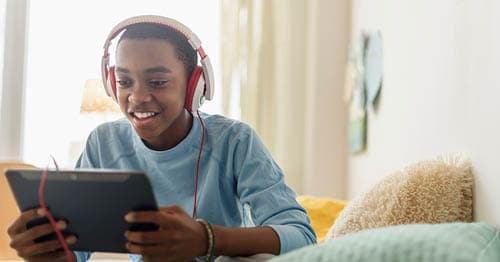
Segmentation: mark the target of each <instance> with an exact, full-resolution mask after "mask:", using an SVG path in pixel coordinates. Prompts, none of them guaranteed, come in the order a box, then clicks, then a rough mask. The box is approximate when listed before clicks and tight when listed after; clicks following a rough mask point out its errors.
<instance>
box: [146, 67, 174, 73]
mask: <svg viewBox="0 0 500 262" xmlns="http://www.w3.org/2000/svg"><path fill="white" fill-rule="evenodd" d="M171 72H172V70H170V69H168V68H166V67H164V66H157V67H151V68H148V69H146V70H144V73H148V74H151V73H171Z"/></svg>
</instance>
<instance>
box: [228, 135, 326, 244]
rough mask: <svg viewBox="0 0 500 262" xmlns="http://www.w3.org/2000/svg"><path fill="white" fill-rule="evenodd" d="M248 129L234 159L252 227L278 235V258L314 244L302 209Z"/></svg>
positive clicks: (307, 218) (243, 200)
mask: <svg viewBox="0 0 500 262" xmlns="http://www.w3.org/2000/svg"><path fill="white" fill-rule="evenodd" d="M248 129H249V131H248V132H247V133H246V134H245V135H240V136H239V137H238V141H236V144H235V149H234V156H233V165H234V170H235V172H236V180H237V193H238V195H239V198H240V201H241V202H242V204H243V205H244V206H249V208H250V211H251V212H250V213H251V219H252V220H253V222H254V223H255V225H259V226H264V225H265V226H270V227H271V228H273V229H274V231H275V232H276V233H277V234H278V236H279V239H280V253H281V254H283V253H286V252H288V251H291V250H293V249H296V248H300V247H303V246H306V245H311V244H315V243H316V235H315V233H314V230H313V229H312V227H311V225H310V220H309V217H308V216H307V213H306V211H305V209H304V208H303V207H302V206H300V204H299V203H298V202H297V201H296V199H295V198H296V195H295V193H294V192H293V190H292V189H291V188H290V187H288V186H287V185H286V184H285V182H284V175H283V172H282V170H281V169H280V167H279V166H278V165H277V164H276V162H275V161H274V160H273V159H272V157H271V155H270V153H269V151H268V150H267V149H266V148H265V146H264V144H263V143H262V142H261V140H260V139H259V137H258V136H257V134H256V133H255V131H253V130H252V129H251V128H250V127H249V128H248ZM240 134H241V133H240Z"/></svg>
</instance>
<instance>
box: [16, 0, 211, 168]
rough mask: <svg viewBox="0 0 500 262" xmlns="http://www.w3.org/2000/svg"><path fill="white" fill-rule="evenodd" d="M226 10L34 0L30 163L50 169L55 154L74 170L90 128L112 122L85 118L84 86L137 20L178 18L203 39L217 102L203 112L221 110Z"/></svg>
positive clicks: (27, 131) (190, 4)
mask: <svg viewBox="0 0 500 262" xmlns="http://www.w3.org/2000/svg"><path fill="white" fill-rule="evenodd" d="M219 10H220V4H219V0H211V1H204V0H184V1H178V0H175V1H173V0H164V1H152V0H142V1H123V0H121V1H117V0H115V1H101V0H86V1H63V0H60V1H55V0H52V1H31V2H30V14H29V18H30V19H29V21H30V23H29V44H28V68H27V85H26V86H27V87H26V109H25V124H24V143H23V145H24V148H23V160H24V161H25V162H27V163H31V164H34V165H37V166H41V167H43V166H46V165H47V164H48V159H49V158H48V157H49V155H50V154H52V155H53V156H54V157H55V158H56V160H57V161H58V163H59V165H60V166H63V167H73V166H74V164H75V160H76V158H77V157H78V154H79V153H80V152H81V150H82V148H83V142H84V141H85V139H86V137H87V136H88V134H89V133H90V131H91V130H92V129H93V128H94V127H96V126H97V125H98V124H99V123H100V122H103V121H106V120H109V119H106V117H104V118H94V119H84V117H83V116H82V114H80V103H81V99H82V94H83V87H84V84H85V82H86V80H89V79H100V59H101V57H100V56H101V54H102V45H103V43H104V40H105V38H106V36H107V34H108V32H109V31H110V30H111V28H112V27H113V26H114V25H115V24H117V23H118V22H119V21H121V20H123V19H125V18H128V17H130V16H135V15H142V14H155V15H162V16H167V17H172V18H175V19H177V20H179V21H181V22H183V23H184V24H185V25H187V26H188V27H189V28H191V30H192V31H193V32H195V33H196V34H197V35H198V36H199V37H200V39H201V40H202V43H203V47H204V49H205V51H206V52H207V54H208V55H209V56H210V57H211V60H212V63H213V66H214V71H215V75H216V77H215V78H216V88H215V89H216V92H215V97H214V100H213V101H209V102H207V103H206V104H204V105H203V107H202V110H203V111H206V112H209V113H219V111H220V102H218V101H219V100H220V99H219V97H220V95H219V93H220V92H217V86H219V85H218V84H217V83H218V82H219V81H218V79H219V71H220V70H219V68H220V66H219V58H218V57H219V42H220V41H219V38H220V33H219V31H220V29H219V28H220V26H219V23H220V22H219V20H220V18H219V17H220V11H219Z"/></svg>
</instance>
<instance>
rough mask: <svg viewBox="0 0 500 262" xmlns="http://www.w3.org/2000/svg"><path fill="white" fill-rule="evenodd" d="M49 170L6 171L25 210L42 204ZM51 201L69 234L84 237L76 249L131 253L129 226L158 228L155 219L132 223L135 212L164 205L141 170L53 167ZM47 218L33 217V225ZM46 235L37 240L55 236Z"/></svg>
mask: <svg viewBox="0 0 500 262" xmlns="http://www.w3.org/2000/svg"><path fill="white" fill-rule="evenodd" d="M42 173H43V170H33V169H10V170H7V171H6V172H5V175H6V176H7V180H8V182H9V185H10V187H11V189H12V192H13V193H14V197H15V199H16V202H17V205H18V206H19V209H20V210H21V211H26V210H28V209H32V208H37V207H39V206H40V205H39V201H38V188H39V185H40V178H41V177H42ZM44 197H45V202H46V204H47V206H48V208H49V209H50V211H51V213H52V215H53V216H54V217H55V218H56V219H64V220H66V221H67V222H68V227H67V229H66V230H65V231H64V233H73V234H76V235H77V237H78V241H77V243H76V244H75V245H72V246H70V248H71V249H72V250H78V251H102V252H119V253H127V250H126V249H125V243H126V239H125V237H124V233H125V231H126V230H141V231H146V230H157V226H156V225H153V224H134V225H131V224H129V223H127V222H126V221H125V220H124V216H125V215H126V214H127V213H128V212H130V211H133V210H135V211H137V210H158V207H157V204H156V200H155V197H154V194H153V192H152V188H151V184H150V182H149V179H148V177H147V176H146V175H145V174H144V173H141V172H136V171H118V170H100V169H92V170H60V171H55V170H50V171H49V175H48V177H47V182H46V185H45V190H44ZM40 223H47V220H46V219H42V220H37V221H33V222H32V223H30V224H29V226H34V225H36V224H40ZM54 237H55V235H52V236H51V235H49V236H44V237H42V238H40V239H38V240H37V241H44V240H46V239H49V238H54Z"/></svg>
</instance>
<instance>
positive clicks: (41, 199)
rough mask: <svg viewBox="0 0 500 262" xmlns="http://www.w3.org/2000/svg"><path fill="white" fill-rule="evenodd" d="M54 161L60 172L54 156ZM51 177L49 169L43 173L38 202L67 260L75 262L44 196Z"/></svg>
mask: <svg viewBox="0 0 500 262" xmlns="http://www.w3.org/2000/svg"><path fill="white" fill-rule="evenodd" d="M51 157H52V160H53V161H54V164H55V166H56V170H57V171H59V166H58V165H57V163H56V160H55V159H54V157H53V156H51ZM48 175H49V167H48V166H47V168H46V169H45V170H44V171H43V174H42V178H41V180H40V186H39V188H38V201H39V202H40V206H41V207H42V208H43V210H44V211H45V214H47V218H48V219H49V221H50V224H51V225H52V228H53V229H54V231H55V232H56V235H57V238H58V239H59V242H60V243H61V245H62V246H63V249H64V253H65V254H66V258H67V259H68V261H69V262H74V261H75V259H74V256H73V253H72V252H71V250H70V249H69V247H68V244H67V243H66V240H65V239H64V236H63V234H62V233H61V230H60V229H59V228H58V227H57V225H56V220H55V219H54V216H52V213H50V211H49V209H48V208H47V204H46V203H45V197H44V196H43V192H44V190H45V184H46V182H47V177H48Z"/></svg>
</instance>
